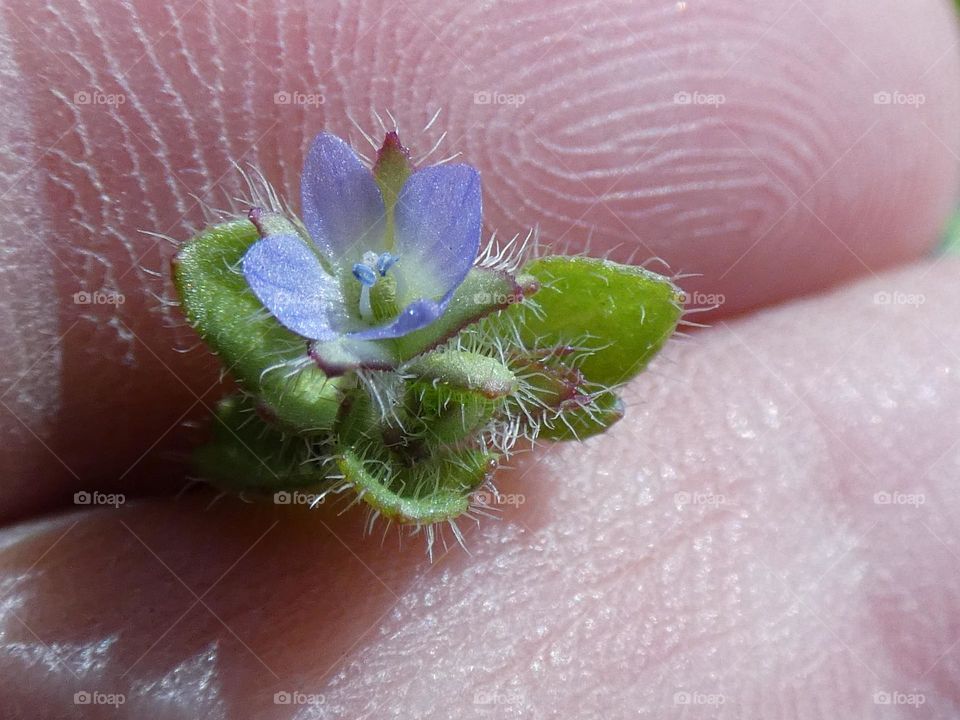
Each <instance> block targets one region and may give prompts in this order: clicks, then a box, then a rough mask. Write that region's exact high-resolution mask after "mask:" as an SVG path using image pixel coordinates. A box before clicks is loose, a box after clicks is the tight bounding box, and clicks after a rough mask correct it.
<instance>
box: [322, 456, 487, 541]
mask: <svg viewBox="0 0 960 720" xmlns="http://www.w3.org/2000/svg"><path fill="white" fill-rule="evenodd" d="M498 459H499V456H498V455H497V454H496V453H492V452H489V451H487V450H477V449H472V448H465V449H459V450H455V451H450V452H447V453H438V454H436V455H434V456H432V457H430V458H429V459H426V460H423V461H421V462H418V463H415V464H413V465H411V466H406V467H405V466H402V465H400V463H399V462H397V461H396V460H391V459H390V458H389V456H388V455H386V454H384V452H383V451H381V452H376V453H375V452H367V453H365V454H362V453H360V452H358V451H357V450H356V449H354V448H343V449H342V450H341V454H340V457H339V460H338V464H339V469H340V473H341V474H342V475H343V479H344V481H345V482H347V483H349V484H350V485H352V486H353V488H354V490H355V491H356V492H357V494H358V495H359V496H360V497H361V498H362V499H363V501H364V502H366V503H367V504H368V505H370V506H371V507H373V508H374V509H375V510H377V511H378V512H379V513H380V514H381V515H382V516H383V517H385V518H387V519H388V520H392V521H394V522H397V523H400V524H404V525H421V524H424V525H426V524H430V523H436V522H443V521H445V520H454V519H456V518H457V517H459V516H460V515H463V514H464V513H465V512H467V511H468V510H469V509H470V495H471V493H472V492H473V491H475V490H476V489H477V488H479V487H480V486H481V485H482V484H483V483H484V482H485V481H486V480H487V479H488V478H489V476H490V474H491V473H492V472H493V470H494V469H495V468H496V464H497V460H498Z"/></svg>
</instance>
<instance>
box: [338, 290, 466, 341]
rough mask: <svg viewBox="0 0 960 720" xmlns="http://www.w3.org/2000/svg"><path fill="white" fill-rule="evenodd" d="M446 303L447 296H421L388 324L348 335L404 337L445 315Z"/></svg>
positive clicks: (381, 337) (381, 338)
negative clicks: (438, 298) (432, 298)
mask: <svg viewBox="0 0 960 720" xmlns="http://www.w3.org/2000/svg"><path fill="white" fill-rule="evenodd" d="M446 305H447V303H446V298H445V299H444V302H436V301H435V300H427V299H424V298H420V299H419V300H414V301H413V302H412V303H410V304H409V305H407V306H406V307H405V308H404V309H403V310H402V311H401V313H400V314H399V315H397V316H396V317H395V318H394V319H393V320H391V321H390V322H389V323H387V324H386V325H380V326H379V327H375V328H370V329H369V330H359V331H357V332H352V333H349V334H348V335H347V337H348V338H350V339H351V340H388V339H390V338H398V337H403V336H404V335H408V334H410V333H412V332H413V331H414V330H419V329H420V328H422V327H426V326H427V325H429V324H430V323H432V322H433V321H434V320H436V319H437V318H438V317H440V316H441V315H443V311H444V309H445V308H446Z"/></svg>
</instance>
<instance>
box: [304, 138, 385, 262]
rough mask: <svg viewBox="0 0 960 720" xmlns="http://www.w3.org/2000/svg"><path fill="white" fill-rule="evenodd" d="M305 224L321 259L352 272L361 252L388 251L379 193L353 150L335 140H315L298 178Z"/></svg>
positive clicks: (337, 139) (370, 174)
mask: <svg viewBox="0 0 960 720" xmlns="http://www.w3.org/2000/svg"><path fill="white" fill-rule="evenodd" d="M300 203H301V209H302V211H303V223H304V225H306V227H307V230H308V231H309V232H310V236H311V237H312V238H313V240H314V242H315V243H316V244H317V246H318V247H319V248H320V250H321V252H323V254H324V256H325V257H326V258H328V259H329V260H330V262H331V263H333V264H334V265H338V266H340V267H346V268H350V267H352V266H353V264H354V263H355V262H359V261H360V258H361V256H362V255H363V253H364V252H365V251H373V252H376V253H380V252H382V251H383V250H385V249H386V247H385V242H386V239H385V232H386V210H385V208H384V205H383V197H382V196H381V194H380V188H379V187H377V183H376V181H375V180H374V179H373V174H372V173H371V172H370V170H369V169H368V168H367V167H365V166H364V164H363V163H362V162H360V158H359V157H357V154H356V153H355V152H354V151H353V149H352V148H351V147H350V146H349V145H347V143H345V142H344V141H343V140H341V139H340V138H338V137H337V136H336V135H331V134H330V133H320V134H319V135H317V137H316V138H314V140H313V144H312V145H311V146H310V151H309V152H308V153H307V158H306V160H305V161H304V164H303V175H302V176H301V178H300Z"/></svg>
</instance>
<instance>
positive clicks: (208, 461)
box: [194, 395, 330, 492]
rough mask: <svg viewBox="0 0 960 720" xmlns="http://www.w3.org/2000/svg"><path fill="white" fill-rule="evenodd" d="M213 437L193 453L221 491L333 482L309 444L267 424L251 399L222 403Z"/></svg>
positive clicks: (202, 471)
mask: <svg viewBox="0 0 960 720" xmlns="http://www.w3.org/2000/svg"><path fill="white" fill-rule="evenodd" d="M212 435H213V437H212V439H211V440H210V441H209V442H208V443H207V444H205V445H202V446H200V447H199V448H197V449H196V450H195V451H194V463H195V467H196V468H197V470H198V472H199V473H200V476H201V477H202V478H203V479H205V480H207V481H208V482H210V483H212V484H213V485H215V486H217V487H219V488H222V489H224V490H229V491H231V492H244V491H247V492H250V491H253V492H273V491H277V490H294V489H303V488H315V487H318V486H319V485H322V484H324V483H326V482H328V478H327V473H326V472H325V471H324V470H323V468H322V465H321V464H320V463H319V462H317V461H315V459H313V458H312V456H311V446H310V444H309V443H308V441H307V440H306V439H305V438H302V437H297V436H294V435H287V434H284V433H283V432H281V431H280V430H278V429H277V428H276V427H275V426H273V425H271V424H269V423H266V422H264V420H263V418H262V417H261V416H260V415H259V413H258V411H257V409H256V407H255V405H254V403H253V401H251V400H250V399H249V398H247V397H243V396H239V395H232V396H230V397H227V398H224V399H223V400H221V401H220V402H219V403H218V405H217V408H216V411H215V413H214V420H213V423H212ZM327 467H328V468H329V467H330V466H329V465H328V466H327Z"/></svg>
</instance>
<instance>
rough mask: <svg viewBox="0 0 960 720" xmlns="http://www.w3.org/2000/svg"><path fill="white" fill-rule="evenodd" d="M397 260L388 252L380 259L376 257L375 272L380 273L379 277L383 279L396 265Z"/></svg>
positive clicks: (397, 258)
mask: <svg viewBox="0 0 960 720" xmlns="http://www.w3.org/2000/svg"><path fill="white" fill-rule="evenodd" d="M399 259H400V258H399V257H397V256H396V255H391V254H390V253H388V252H385V253H383V254H382V255H381V256H380V257H378V258H377V270H378V271H379V272H380V277H384V276H385V275H386V274H387V271H388V270H390V268H392V267H393V266H394V265H396V264H397V260H399Z"/></svg>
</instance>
